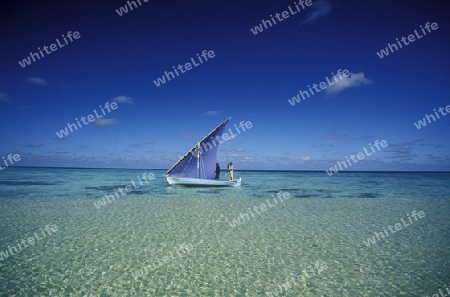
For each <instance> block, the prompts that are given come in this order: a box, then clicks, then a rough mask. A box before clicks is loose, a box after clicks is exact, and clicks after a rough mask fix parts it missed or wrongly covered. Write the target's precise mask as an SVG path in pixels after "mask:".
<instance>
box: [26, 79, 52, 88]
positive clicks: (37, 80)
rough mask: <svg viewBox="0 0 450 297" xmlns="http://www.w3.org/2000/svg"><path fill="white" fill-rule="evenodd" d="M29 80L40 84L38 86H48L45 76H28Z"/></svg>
mask: <svg viewBox="0 0 450 297" xmlns="http://www.w3.org/2000/svg"><path fill="white" fill-rule="evenodd" d="M28 82H29V83H32V84H35V85H38V86H48V84H47V82H46V81H45V79H43V78H39V77H29V78H28Z"/></svg>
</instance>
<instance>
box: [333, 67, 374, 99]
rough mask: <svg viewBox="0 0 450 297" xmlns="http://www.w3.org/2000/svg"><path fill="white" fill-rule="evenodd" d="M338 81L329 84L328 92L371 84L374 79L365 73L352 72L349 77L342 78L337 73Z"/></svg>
mask: <svg viewBox="0 0 450 297" xmlns="http://www.w3.org/2000/svg"><path fill="white" fill-rule="evenodd" d="M336 79H337V82H334V84H333V85H331V86H329V87H328V88H327V89H326V92H327V94H338V93H339V92H341V91H342V90H344V89H347V88H351V87H357V86H360V85H367V84H370V83H371V82H372V81H371V80H369V79H368V78H366V77H364V73H363V72H360V73H351V74H350V76H349V77H342V79H340V77H339V75H336Z"/></svg>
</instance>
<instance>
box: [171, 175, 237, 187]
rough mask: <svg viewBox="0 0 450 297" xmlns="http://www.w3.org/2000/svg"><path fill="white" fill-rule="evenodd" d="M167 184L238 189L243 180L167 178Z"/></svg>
mask: <svg viewBox="0 0 450 297" xmlns="http://www.w3.org/2000/svg"><path fill="white" fill-rule="evenodd" d="M167 182H168V183H169V185H171V186H178V185H179V186H192V187H238V186H240V185H241V178H239V179H235V180H215V179H201V178H185V177H171V176H167Z"/></svg>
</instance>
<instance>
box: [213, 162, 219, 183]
mask: <svg viewBox="0 0 450 297" xmlns="http://www.w3.org/2000/svg"><path fill="white" fill-rule="evenodd" d="M219 175H220V166H219V163H216V177H214V179H216V180H218V179H219Z"/></svg>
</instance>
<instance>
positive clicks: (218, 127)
mask: <svg viewBox="0 0 450 297" xmlns="http://www.w3.org/2000/svg"><path fill="white" fill-rule="evenodd" d="M230 120H231V117H229V118H228V119H226V120H225V121H223V122H222V123H220V124H219V125H218V126H217V127H215V128H214V129H213V130H212V131H211V132H209V133H208V135H206V136H205V137H203V139H202V140H200V141H199V142H198V143H196V144H195V145H194V147H193V148H191V149H190V150H189V151H187V153H186V154H184V156H182V157H181V158H180V159H179V160H178V161H177V162H176V163H175V164H174V165H173V166H172V167H171V168H170V169H169V170H167V172H166V174H165V176H169V175H170V172H171V171H172V170H173V169H174V168H175V167H177V166H178V164H180V163H181V162H182V161H183V160H184V159H185V158H186V157H188V156H189V154H190V153H191V152H195V149H196V148H197V152H196V154H195V155H196V157H197V178H200V149H201V143H203V142H204V141H206V140H208V139H209V137H210V136H211V135H212V134H214V133H215V132H216V130H218V129H220V128H221V127H223V126H224V125H226V124H227V123H228V122H229V121H230ZM192 155H194V154H192ZM195 155H194V156H195Z"/></svg>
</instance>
